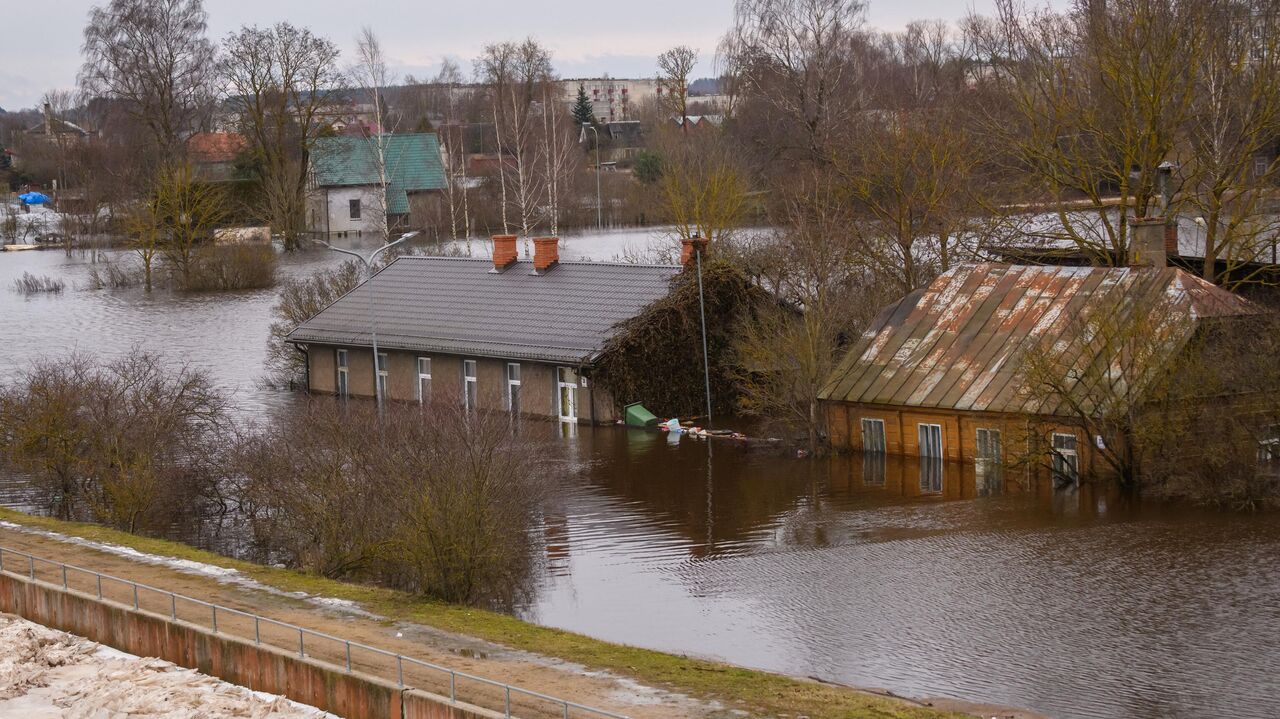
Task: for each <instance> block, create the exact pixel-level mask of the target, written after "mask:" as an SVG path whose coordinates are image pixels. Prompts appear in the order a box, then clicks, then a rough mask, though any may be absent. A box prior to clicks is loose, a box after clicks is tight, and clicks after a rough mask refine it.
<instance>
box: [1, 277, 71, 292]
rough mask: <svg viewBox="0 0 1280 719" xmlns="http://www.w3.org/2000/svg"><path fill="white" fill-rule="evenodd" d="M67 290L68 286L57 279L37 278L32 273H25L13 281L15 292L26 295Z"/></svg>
mask: <svg viewBox="0 0 1280 719" xmlns="http://www.w3.org/2000/svg"><path fill="white" fill-rule="evenodd" d="M64 289H66V284H65V283H64V282H63V281H62V280H60V279H58V278H57V277H50V276H48V275H40V276H36V275H33V274H31V273H30V272H23V273H22V276H21V277H19V278H18V279H16V280H14V281H13V291H14V292H18V293H21V294H24V295H35V294H39V293H41V292H61V291H62V290H64Z"/></svg>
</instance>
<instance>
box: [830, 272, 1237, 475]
mask: <svg viewBox="0 0 1280 719" xmlns="http://www.w3.org/2000/svg"><path fill="white" fill-rule="evenodd" d="M1254 312H1255V309H1254V306H1253V305H1252V304H1251V303H1249V302H1248V301H1246V300H1244V299H1242V298H1240V297H1239V296H1237V295H1235V294H1233V293H1231V292H1228V291H1226V290H1224V289H1222V288H1220V287H1217V286H1215V285H1213V284H1210V283H1208V282H1206V281H1204V280H1202V279H1200V278H1198V277H1196V276H1194V275H1191V274H1188V273H1187V272H1184V271H1182V270H1180V269H1176V268H1170V267H1119V268H1095V267H1053V266H1050V267H1043V266H1017V265H1005V264H974V265H962V266H958V267H954V268H952V269H951V270H949V271H947V272H944V273H943V274H941V275H940V276H938V277H937V278H936V279H935V280H933V281H932V282H931V283H929V285H928V286H926V287H924V288H921V289H919V290H917V291H915V292H912V293H911V294H909V295H907V296H906V297H904V298H902V299H901V300H899V301H898V302H896V303H894V304H892V305H890V306H888V307H886V308H884V309H883V310H882V311H881V312H880V314H879V315H878V316H877V317H876V319H875V320H874V321H873V322H872V323H871V326H870V327H868V328H867V330H866V331H865V332H864V333H863V335H862V337H861V338H860V339H859V340H858V341H857V342H856V343H855V344H854V345H853V347H852V348H851V349H850V350H849V352H848V353H847V355H845V357H844V358H843V359H842V361H841V362H840V363H839V365H838V366H837V368H836V369H835V370H834V371H833V372H832V374H831V375H830V377H829V379H828V381H827V383H826V385H825V386H824V387H823V389H822V390H821V393H820V398H821V400H822V401H823V402H824V404H825V407H826V411H827V417H828V422H829V426H830V432H831V440H832V444H833V445H834V446H835V447H837V448H843V449H851V450H858V451H862V452H866V453H883V454H892V455H904V456H909V457H922V458H930V459H936V460H939V461H959V462H976V463H979V464H984V463H986V464H991V465H1001V464H1003V463H1004V462H1005V460H1006V459H1008V457H1007V456H1006V454H1007V452H1009V451H1013V452H1018V453H1020V454H1022V453H1026V454H1030V453H1031V450H1030V449H1029V448H1028V447H1027V443H1028V442H1030V441H1033V438H1034V441H1037V442H1041V443H1043V444H1042V445H1041V446H1042V447H1043V451H1044V453H1046V454H1047V455H1048V456H1050V457H1051V458H1052V460H1051V461H1052V463H1053V469H1054V470H1055V471H1056V472H1058V473H1060V474H1062V475H1066V476H1068V477H1072V476H1074V475H1077V474H1078V473H1079V472H1080V471H1082V470H1083V469H1084V468H1085V467H1088V466H1090V464H1091V463H1092V461H1093V459H1094V457H1093V456H1092V454H1091V453H1092V451H1093V450H1095V449H1097V448H1100V447H1102V443H1103V441H1104V440H1103V438H1102V437H1094V436H1086V432H1085V430H1084V429H1083V428H1082V427H1081V426H1080V423H1079V422H1078V421H1076V419H1077V418H1078V417H1079V411H1080V408H1079V407H1069V406H1066V404H1067V403H1066V402H1063V401H1061V398H1053V397H1046V396H1045V395H1044V394H1042V393H1039V392H1037V391H1036V390H1035V388H1033V387H1030V386H1028V380H1027V379H1026V377H1025V376H1024V372H1023V369H1024V360H1025V358H1026V357H1027V353H1028V352H1029V351H1032V350H1036V351H1041V352H1045V353H1048V354H1049V355H1051V358H1052V360H1053V362H1052V364H1051V366H1052V367H1054V368H1056V369H1059V370H1060V371H1061V372H1062V373H1063V375H1062V383H1061V384H1062V385H1063V386H1068V387H1069V386H1071V384H1072V383H1073V382H1085V381H1093V380H1091V379H1090V378H1091V377H1097V376H1099V374H1098V372H1099V368H1101V373H1102V374H1101V376H1105V377H1107V378H1108V381H1114V382H1126V383H1134V384H1137V383H1140V382H1141V381H1142V379H1141V378H1140V377H1136V376H1131V375H1132V374H1134V372H1133V371H1132V368H1131V367H1115V366H1113V363H1114V360H1113V358H1112V356H1111V355H1110V354H1109V353H1111V352H1113V351H1114V348H1108V347H1105V346H1104V343H1102V342H1100V341H1097V339H1098V338H1096V337H1088V336H1084V335H1086V334H1088V333H1089V332H1096V331H1097V330H1096V329H1095V330H1090V329H1087V327H1089V325H1088V319H1089V318H1100V319H1104V320H1107V321H1110V318H1116V321H1130V320H1132V319H1134V318H1140V319H1141V320H1142V322H1147V321H1150V322H1153V323H1165V322H1170V323H1171V324H1170V327H1173V326H1174V324H1176V325H1177V326H1178V327H1181V328H1184V329H1180V330H1177V331H1174V330H1172V329H1171V330H1170V331H1169V332H1167V333H1166V334H1164V335H1162V339H1161V341H1160V342H1159V343H1158V344H1156V343H1153V344H1152V346H1153V347H1158V351H1157V352H1155V354H1157V355H1159V356H1156V357H1153V358H1152V360H1151V361H1150V362H1148V363H1146V367H1145V369H1144V370H1143V371H1152V372H1155V371H1160V369H1161V367H1163V366H1167V363H1166V362H1165V361H1166V360H1168V362H1172V360H1173V359H1174V357H1175V356H1176V355H1177V353H1179V352H1181V351H1183V348H1184V347H1185V346H1186V344H1187V342H1188V341H1189V338H1190V336H1191V333H1193V332H1194V331H1195V330H1196V329H1197V328H1200V326H1201V325H1203V324H1205V323H1208V322H1212V321H1215V320H1217V319H1220V318H1227V317H1233V316H1241V315H1248V314H1253V313H1254ZM1126 318H1128V319H1126ZM1037 348H1038V349H1037ZM1055 353H1056V356H1054V355H1055ZM1015 442H1016V443H1017V445H1018V446H1017V447H1014V443H1015ZM922 471H923V470H922ZM938 471H941V470H940V469H939V470H938ZM923 481H925V479H922V482H923Z"/></svg>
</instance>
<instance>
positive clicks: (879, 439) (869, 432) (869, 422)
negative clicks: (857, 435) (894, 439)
mask: <svg viewBox="0 0 1280 719" xmlns="http://www.w3.org/2000/svg"><path fill="white" fill-rule="evenodd" d="M884 450H885V443H884V420H882V419H865V418H864V419H863V420H862V451H863V452H879V453H882V454H883V453H884Z"/></svg>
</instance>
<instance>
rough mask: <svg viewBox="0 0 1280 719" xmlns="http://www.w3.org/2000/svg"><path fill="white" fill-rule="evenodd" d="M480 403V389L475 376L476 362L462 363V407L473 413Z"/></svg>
mask: <svg viewBox="0 0 1280 719" xmlns="http://www.w3.org/2000/svg"><path fill="white" fill-rule="evenodd" d="M479 403H480V388H479V383H478V379H477V375H476V361H475V360H463V362H462V406H463V407H464V408H465V409H466V410H467V411H468V412H474V411H475V410H476V408H477V407H478V406H479Z"/></svg>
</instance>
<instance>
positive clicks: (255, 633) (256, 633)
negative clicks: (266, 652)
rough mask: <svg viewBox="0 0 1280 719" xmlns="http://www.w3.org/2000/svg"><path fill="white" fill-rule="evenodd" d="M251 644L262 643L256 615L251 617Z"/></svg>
mask: <svg viewBox="0 0 1280 719" xmlns="http://www.w3.org/2000/svg"><path fill="white" fill-rule="evenodd" d="M253 643H254V644H261V643H262V632H261V630H259V629H258V615H257V614H255V615H253Z"/></svg>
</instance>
